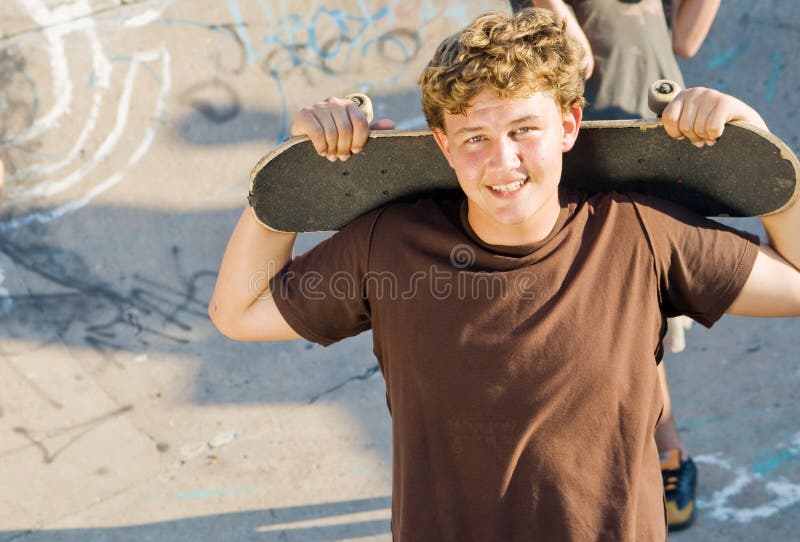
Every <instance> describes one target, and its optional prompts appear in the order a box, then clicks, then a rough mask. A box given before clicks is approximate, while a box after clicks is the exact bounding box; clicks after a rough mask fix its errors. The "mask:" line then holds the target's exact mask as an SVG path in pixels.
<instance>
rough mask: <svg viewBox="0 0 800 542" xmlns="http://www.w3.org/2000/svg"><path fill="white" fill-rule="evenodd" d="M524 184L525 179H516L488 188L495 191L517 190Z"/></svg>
mask: <svg viewBox="0 0 800 542" xmlns="http://www.w3.org/2000/svg"><path fill="white" fill-rule="evenodd" d="M523 184H525V181H517V182H515V183H509V184H504V185H501V186H491V187H490V188H491V189H492V190H494V191H495V192H513V191H514V190H518V189H520V188H521V187H522V185H523Z"/></svg>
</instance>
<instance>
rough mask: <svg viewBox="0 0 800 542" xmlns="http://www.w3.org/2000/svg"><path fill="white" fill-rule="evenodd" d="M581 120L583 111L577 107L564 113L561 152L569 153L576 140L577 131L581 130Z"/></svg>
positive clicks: (574, 106)
mask: <svg viewBox="0 0 800 542" xmlns="http://www.w3.org/2000/svg"><path fill="white" fill-rule="evenodd" d="M582 118H583V109H581V107H580V106H579V105H573V106H572V107H570V108H569V111H567V112H566V113H564V117H563V121H562V127H563V129H564V133H563V134H562V136H561V152H567V151H569V150H570V149H571V148H572V146H573V145H575V140H576V139H577V138H578V131H579V130H580V128H581V119H582Z"/></svg>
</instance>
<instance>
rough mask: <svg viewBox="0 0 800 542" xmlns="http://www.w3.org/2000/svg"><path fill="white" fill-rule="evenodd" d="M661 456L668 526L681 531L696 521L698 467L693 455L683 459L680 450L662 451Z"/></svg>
mask: <svg viewBox="0 0 800 542" xmlns="http://www.w3.org/2000/svg"><path fill="white" fill-rule="evenodd" d="M659 458H660V460H661V478H662V480H663V481H664V495H665V501H666V506H667V527H668V528H669V530H670V531H679V530H681V529H685V528H686V527H688V526H689V525H691V524H692V522H693V521H694V516H695V505H694V491H695V488H696V487H697V467H695V465H694V461H692V458H691V457H690V458H688V459H686V460H685V461H684V460H682V459H681V451H680V450H669V451H668V452H662V453H661V454H660V455H659Z"/></svg>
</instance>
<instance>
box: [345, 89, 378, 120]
mask: <svg viewBox="0 0 800 542" xmlns="http://www.w3.org/2000/svg"><path fill="white" fill-rule="evenodd" d="M345 99H346V100H350V101H351V102H353V103H354V104H356V107H358V108H359V109H360V110H361V112H362V113H364V116H365V117H367V122H372V117H373V113H372V100H370V99H369V96H367V95H366V94H348V95H347V96H345Z"/></svg>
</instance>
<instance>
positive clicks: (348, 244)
mask: <svg viewBox="0 0 800 542" xmlns="http://www.w3.org/2000/svg"><path fill="white" fill-rule="evenodd" d="M380 213H381V211H373V212H371V213H368V214H366V215H364V216H362V217H359V218H357V219H356V220H354V221H353V222H351V223H350V224H348V225H347V226H345V227H344V228H342V229H341V230H340V231H339V232H337V233H335V234H334V235H333V236H331V237H329V238H328V239H326V240H325V241H323V242H322V243H320V244H318V245H317V246H315V247H314V248H312V249H311V250H310V251H308V252H306V253H305V254H302V255H300V256H298V257H296V258H294V259H293V260H292V261H290V262H289V263H288V264H286V266H285V267H284V268H283V269H281V270H280V271H279V272H278V273H277V274H276V275H275V276H274V277H273V278H272V279H271V280H270V291H271V292H272V297H273V299H274V300H275V304H276V305H277V307H278V310H279V311H280V313H281V315H282V316H283V317H284V318H285V319H286V322H287V323H288V324H289V325H290V326H291V327H292V328H293V329H294V330H295V331H296V332H297V333H298V334H299V335H301V336H302V337H303V338H305V339H308V340H309V341H312V342H315V343H318V344H321V345H323V346H328V345H330V344H332V343H335V342H337V341H340V340H342V339H344V338H347V337H352V336H353V335H357V334H359V333H361V332H362V331H366V330H368V329H370V327H371V320H370V306H369V302H368V301H367V299H366V295H365V291H364V287H363V283H364V277H365V275H366V273H367V268H368V265H369V252H370V243H371V240H372V231H373V228H374V226H375V222H376V221H377V219H378V217H379V216H380Z"/></svg>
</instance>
